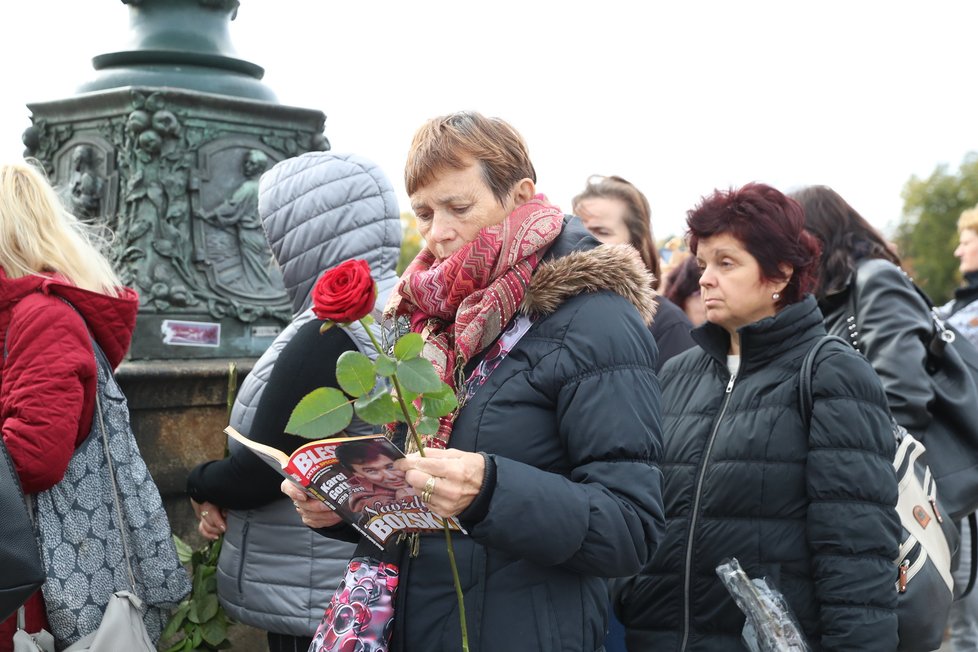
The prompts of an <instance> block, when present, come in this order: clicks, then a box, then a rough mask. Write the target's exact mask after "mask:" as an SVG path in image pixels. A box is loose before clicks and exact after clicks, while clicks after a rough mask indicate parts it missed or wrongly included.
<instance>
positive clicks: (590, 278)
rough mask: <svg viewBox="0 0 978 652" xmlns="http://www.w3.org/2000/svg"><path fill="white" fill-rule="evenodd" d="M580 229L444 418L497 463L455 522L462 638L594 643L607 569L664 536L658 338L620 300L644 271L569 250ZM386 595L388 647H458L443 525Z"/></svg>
mask: <svg viewBox="0 0 978 652" xmlns="http://www.w3.org/2000/svg"><path fill="white" fill-rule="evenodd" d="M593 244H594V243H593V240H592V239H591V238H590V236H589V235H588V234H587V232H586V231H585V230H584V229H583V227H582V226H580V224H579V222H577V220H576V219H575V220H571V221H569V222H567V223H566V224H565V228H564V231H563V233H562V234H561V235H560V236H559V237H558V239H557V241H556V242H555V243H554V245H553V246H552V248H551V250H550V252H549V255H548V259H547V260H545V261H544V262H542V263H541V265H540V266H539V267H538V269H537V270H536V273H535V275H534V277H533V280H532V281H531V285H530V288H529V290H528V294H527V297H526V300H525V301H524V304H523V307H524V310H525V312H529V313H532V314H538V315H540V316H539V318H538V319H537V320H536V321H535V322H534V324H533V326H532V327H531V328H530V330H529V331H528V332H527V333H526V334H525V335H524V336H523V337H522V339H520V340H519V342H518V344H517V345H516V346H515V347H514V348H513V350H512V351H511V352H510V354H509V355H508V356H507V357H506V358H505V359H504V360H503V361H502V362H501V363H500V365H499V366H498V367H497V368H496V369H495V370H494V371H493V372H492V374H491V375H490V376H489V378H488V380H487V381H486V383H485V384H484V385H482V386H481V387H480V388H479V390H478V391H477V392H476V393H475V395H474V396H473V397H472V398H471V399H470V400H469V401H468V402H467V403H466V404H465V406H464V407H463V408H462V410H461V411H460V413H459V415H458V417H457V419H456V421H455V425H454V429H453V432H452V437H451V444H450V445H451V447H452V448H457V449H461V450H464V451H481V452H484V453H488V454H489V455H490V456H491V458H492V461H493V462H494V467H495V478H496V479H495V485H494V487H493V488H492V490H491V498H490V499H489V500H488V510H487V511H486V513H485V516H484V518H481V520H479V521H478V522H476V523H471V524H467V525H468V530H469V534H470V536H463V535H456V536H454V537H453V539H454V542H455V545H454V550H455V558H456V561H457V564H458V569H459V573H460V576H461V583H462V586H463V587H464V592H465V608H466V613H467V622H468V631H469V637H470V642H471V650H472V652H502V651H508V650H513V651H516V650H534V651H543V652H549V651H553V652H558V651H559V652H575V651H577V652H593V651H595V650H600V649H602V642H603V639H604V635H605V628H606V621H607V608H608V597H607V596H608V594H607V579H606V578H609V577H616V576H627V575H632V574H634V573H636V572H638V571H639V570H640V569H641V568H642V566H644V565H645V564H646V563H647V562H648V560H649V558H650V557H651V554H652V552H653V551H654V549H655V546H656V543H657V542H658V541H659V540H660V538H661V536H662V531H663V528H664V523H663V511H662V494H661V486H660V485H661V474H660V471H659V468H658V459H659V455H660V452H661V439H660V434H659V385H658V381H657V379H656V375H655V361H656V350H655V343H654V342H653V340H652V337H651V335H650V334H649V331H648V328H647V327H646V324H645V323H644V322H643V319H642V317H641V316H640V314H639V311H638V310H636V308H635V307H633V305H632V303H635V304H637V305H642V306H644V307H645V308H644V309H646V310H647V309H648V306H649V305H650V303H651V302H650V301H649V300H650V299H651V297H650V296H649V291H650V290H649V289H648V287H649V286H648V277H647V276H645V272H644V266H643V265H642V263H641V260H640V259H639V258H638V256H634V255H632V252H631V250H626V249H622V248H616V247H608V246H603V247H597V248H595V249H593V250H591V251H586V252H582V251H576V252H574V253H571V252H572V251H573V250H575V249H582V248H583V249H591V247H592V246H593ZM565 254H567V255H565ZM634 270H641V271H640V272H638V273H635V272H634ZM643 285H644V288H643V287H642V286H643ZM599 288H604V289H600V290H599V291H595V290H596V289H599ZM623 296H629V297H630V298H631V301H632V303H630V301H629V300H628V299H625V298H623ZM475 362H476V361H472V362H471V363H470V365H469V366H470V368H471V367H472V366H473V364H474V363H475ZM480 498H481V497H480ZM480 498H477V499H476V500H477V501H479V500H480ZM396 600H397V607H396V609H397V611H396V614H397V615H396V617H395V623H394V634H393V638H392V642H391V647H392V650H403V651H408V652H415V651H419V650H424V651H425V652H438V651H442V650H444V651H449V650H451V651H452V652H454V651H456V650H458V649H460V648H459V642H460V634H459V631H460V630H459V622H458V610H457V606H456V599H455V593H454V589H453V585H452V577H451V573H450V570H449V562H448V557H447V552H446V546H445V540H444V537H443V536H442V535H440V534H439V535H433V536H424V537H421V545H420V554H419V556H418V557H416V558H410V557H409V556H408V555H407V554H404V555H402V559H401V580H400V586H399V588H398V592H397V598H396Z"/></svg>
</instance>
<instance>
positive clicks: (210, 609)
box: [197, 586, 221, 623]
mask: <svg viewBox="0 0 978 652" xmlns="http://www.w3.org/2000/svg"><path fill="white" fill-rule="evenodd" d="M216 588H217V587H216V586H215V589H216ZM220 608H221V605H220V604H218V602H217V594H216V593H208V594H207V595H204V596H201V598H200V606H199V607H198V608H197V615H199V616H200V622H201V623H206V622H207V621H208V620H210V619H211V618H213V617H214V616H216V615H217V612H218V610H219V609H220Z"/></svg>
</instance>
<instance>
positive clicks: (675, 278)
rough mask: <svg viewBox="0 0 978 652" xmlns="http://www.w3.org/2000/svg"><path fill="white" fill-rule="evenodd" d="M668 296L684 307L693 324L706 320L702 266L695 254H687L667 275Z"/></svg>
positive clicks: (666, 292)
mask: <svg viewBox="0 0 978 652" xmlns="http://www.w3.org/2000/svg"><path fill="white" fill-rule="evenodd" d="M665 295H666V298H667V299H669V300H670V301H672V302H673V303H674V304H676V305H677V306H679V307H680V308H682V310H683V312H684V313H686V317H688V318H689V321H690V322H692V324H693V326H699V325H700V324H702V323H703V322H705V321H706V309H705V308H704V307H703V297H702V295H701V294H700V267H699V264H698V263H697V262H696V257H695V256H687V257H686V258H685V259H683V262H681V263H679V264H678V265H676V266H675V267H673V268H672V271H671V272H669V274H668V275H667V276H666V291H665Z"/></svg>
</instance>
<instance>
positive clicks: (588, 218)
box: [571, 175, 695, 371]
mask: <svg viewBox="0 0 978 652" xmlns="http://www.w3.org/2000/svg"><path fill="white" fill-rule="evenodd" d="M571 203H572V205H573V209H574V213H575V214H576V215H577V216H578V217H580V218H581V221H582V222H584V226H585V228H587V230H588V231H590V232H591V235H593V236H594V237H595V238H597V239H598V240H600V241H601V242H604V243H605V244H630V245H632V246H633V247H635V249H637V250H638V253H639V255H641V256H642V262H644V263H645V266H646V267H647V268H648V270H649V271H650V272H652V276H653V278H654V280H653V281H652V288H653V289H655V290H658V289H659V285H660V283H661V280H662V279H661V275H662V266H661V265H660V262H659V252H658V250H657V249H656V247H655V236H653V235H652V211H651V209H650V208H649V200H648V199H647V198H646V197H645V195H644V194H643V193H642V192H641V191H640V190H639V189H638V188H636V187H635V186H633V185H632V184H631V183H629V182H628V181H626V180H625V179H622V178H621V177H616V176H610V177H602V176H597V175H595V176H592V177H590V178H589V179H588V181H587V187H586V188H585V189H584V191H583V192H581V193H580V194H579V195H577V196H576V197H574V199H573V200H572V202H571ZM655 305H656V311H655V319H654V320H653V321H652V324H651V326H649V330H650V331H651V332H652V337H654V338H655V343H656V346H658V347H659V363H658V366H657V367H656V371H659V370H661V369H662V365H664V364H665V363H666V361H667V360H668V359H669V358H671V357H673V356H676V355H679V354H680V353H682V352H683V351H685V350H686V349H690V348H692V347H693V346H694V345H695V343H694V342H693V338H691V337H690V335H689V331H691V330H692V329H693V324H692V323H691V322H690V321H689V318H688V317H687V316H686V313H685V312H683V310H682V309H681V307H680V306H677V305H676V304H675V303H673V302H672V301H670V300H669V299H668V298H666V297H665V296H663V295H661V294H660V295H658V296H656V298H655Z"/></svg>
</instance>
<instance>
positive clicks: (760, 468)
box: [614, 296, 900, 652]
mask: <svg viewBox="0 0 978 652" xmlns="http://www.w3.org/2000/svg"><path fill="white" fill-rule="evenodd" d="M824 333H825V330H824V327H823V325H822V315H821V313H820V312H819V311H818V308H817V307H816V304H815V300H814V298H812V297H810V296H809V297H807V298H806V299H805V300H803V301H802V302H800V303H797V304H794V305H791V306H788V307H787V308H785V309H784V310H782V311H781V312H780V313H779V314H778V315H776V316H774V317H770V318H766V319H763V320H761V321H759V322H756V323H754V324H751V325H749V326H746V327H744V328H743V329H741V331H740V334H741V347H742V349H741V367H740V372H739V375H738V377H737V378H736V379H733V380H732V379H731V377H730V373H729V372H728V370H727V365H726V355H727V350H728V346H729V336H728V334H727V333H726V332H725V331H724V330H722V329H721V328H719V327H717V326H716V325H713V324H709V323H708V324H705V325H704V326H702V327H700V328H697V329H696V330H694V331H693V337H694V339H696V341H697V343H698V344H699V345H700V347H702V348H699V349H694V350H692V351H688V352H687V353H684V354H683V355H681V356H679V357H677V358H675V359H673V360H671V361H670V362H669V363H668V364H667V365H666V366H665V368H664V369H663V374H662V386H663V403H662V405H663V445H664V451H663V458H662V469H663V475H664V478H663V482H664V484H663V488H664V495H665V498H666V524H667V525H666V536H665V539H664V540H663V542H662V543H661V544H660V546H659V549H658V550H657V551H656V554H655V556H654V557H653V560H652V563H651V564H650V565H649V566H648V567H647V568H646V570H645V571H643V573H642V574H641V575H639V576H638V577H635V578H631V579H629V580H624V581H617V582H616V583H615V585H614V590H615V591H614V592H615V610H616V612H617V613H618V615H619V617H620V618H621V620H622V622H623V623H624V624H625V627H626V628H628V630H629V633H628V643H629V649H630V650H655V651H656V652H671V651H674V650H710V651H716V650H743V649H745V647H744V646H743V644H742V643H741V640H740V636H741V630H742V628H743V625H744V616H743V615H742V614H741V612H740V611H739V610H738V608H737V606H736V605H735V604H734V602H733V600H732V599H731V598H730V596H729V595H728V594H727V592H726V590H725V589H724V587H723V585H722V584H721V583H720V581H719V579H718V578H717V575H716V573H715V568H716V567H717V565H718V564H719V563H720V562H721V561H723V560H724V559H726V558H728V557H736V558H737V559H738V560H739V561H740V563H741V565H742V566H743V567H744V569H745V570H746V571H747V573H748V575H750V576H751V577H763V576H766V577H769V578H770V579H772V580H773V581H774V583H775V584H776V585H777V586H778V587H779V588H780V589H781V591H782V592H783V593H784V595H785V597H786V599H787V601H788V603H789V604H790V606H791V608H792V610H793V611H794V613H795V614H796V616H797V617H798V619H799V621H800V623H801V625H802V628H803V629H804V631H805V634H806V636H807V637H808V639H809V642H810V644H811V645H812V648H813V649H814V650H895V649H896V647H897V620H896V614H895V613H894V611H893V609H894V607H895V606H896V597H897V594H896V590H895V582H896V580H897V572H896V567H895V566H894V564H893V559H894V558H896V556H897V548H898V536H899V531H900V524H899V520H898V518H897V514H896V511H895V509H894V506H895V505H896V500H897V485H896V477H895V474H894V471H893V467H892V461H893V455H894V452H895V443H894V441H893V435H892V432H891V430H890V426H889V417H888V414H887V410H886V397H885V395H884V393H883V389H882V387H881V386H880V382H879V379H878V378H877V377H876V375H875V374H874V373H873V370H872V368H871V367H870V366H869V364H868V363H867V362H866V361H865V360H864V359H863V358H862V357H861V356H860V355H859V354H858V353H856V352H855V351H848V350H843V349H841V348H838V347H833V348H832V349H831V350H825V351H823V352H820V353H819V359H818V360H816V364H815V370H814V380H813V383H812V391H813V395H814V399H815V404H814V410H813V418H812V426H811V429H810V431H809V430H806V428H805V427H804V425H803V422H802V417H801V414H800V408H799V404H798V373H799V369H800V367H801V362H802V360H803V358H804V356H805V354H806V352H807V351H808V350H809V348H810V347H811V346H812V345H813V344H814V343H815V341H816V340H817V339H818V338H819V337H821V336H822V335H823V334H824Z"/></svg>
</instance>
